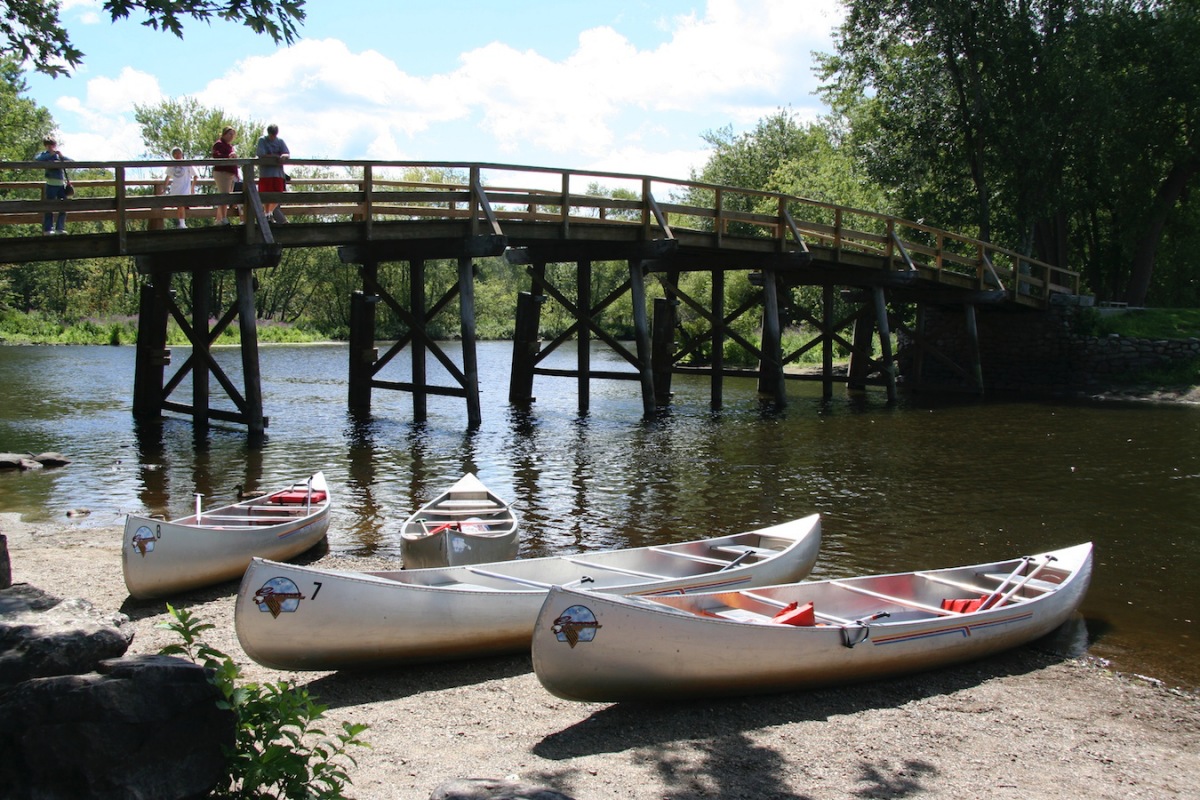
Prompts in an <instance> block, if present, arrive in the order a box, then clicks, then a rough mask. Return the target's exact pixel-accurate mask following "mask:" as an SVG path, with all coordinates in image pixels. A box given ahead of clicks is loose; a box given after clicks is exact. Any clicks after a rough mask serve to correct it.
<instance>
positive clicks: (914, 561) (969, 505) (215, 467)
mask: <svg viewBox="0 0 1200 800" xmlns="http://www.w3.org/2000/svg"><path fill="white" fill-rule="evenodd" d="M443 346H444V347H445V348H446V349H447V352H448V353H449V354H450V355H451V357H452V358H454V359H455V360H456V362H457V363H461V361H460V360H459V359H458V354H457V348H456V345H454V344H453V343H447V344H445V345H443ZM173 351H174V352H173V361H174V363H175V364H181V363H183V360H184V358H185V357H186V356H187V349H186V348H180V347H176V348H173ZM511 351H512V347H511V344H510V343H508V342H487V343H482V344H481V345H480V346H479V351H478V355H479V373H480V388H481V393H482V408H483V424H482V425H481V426H480V427H479V428H477V429H476V430H473V431H469V430H467V426H466V407H465V403H464V401H463V400H461V399H459V398H446V397H430V399H429V417H428V420H427V421H426V422H424V423H414V422H413V421H412V402H411V397H410V396H409V395H407V394H404V393H399V392H389V391H380V390H376V391H375V394H374V398H373V409H372V412H373V413H372V414H371V415H370V416H369V417H368V418H356V417H354V416H352V415H350V414H349V413H348V412H347V410H346V369H347V368H346V364H347V350H346V347H345V346H344V345H309V346H264V347H262V348H261V360H262V373H263V394H264V403H265V410H266V413H267V415H268V416H269V417H270V426H269V428H268V431H267V434H268V435H267V441H266V442H265V444H264V445H263V446H261V447H257V448H251V447H249V446H248V445H247V441H246V435H245V432H244V430H243V429H240V428H236V427H224V428H214V429H212V430H211V431H210V432H209V434H208V435H207V436H203V437H201V438H200V439H199V441H197V440H196V437H195V434H194V431H193V428H192V425H191V422H190V421H189V420H187V419H185V418H179V417H176V418H172V419H167V420H166V421H164V422H163V423H162V424H157V423H156V424H152V425H144V426H139V425H136V424H135V423H134V420H133V418H132V415H131V412H130V407H131V397H132V388H133V366H134V350H133V348H132V347H0V451H17V452H24V451H32V452H41V451H46V450H58V451H62V452H64V453H66V454H67V455H69V456H70V457H71V458H72V459H73V463H72V464H71V465H69V466H67V467H65V468H61V469H47V470H43V471H37V472H25V473H20V472H13V471H9V472H0V511H3V512H19V513H22V514H24V515H25V517H26V519H31V520H39V519H45V520H54V521H56V522H58V521H66V520H67V517H66V514H67V512H68V511H70V510H73V509H80V508H86V509H88V510H90V512H91V513H90V514H89V515H88V516H85V517H72V518H71V519H72V520H74V524H78V525H82V526H119V525H122V524H123V520H124V515H125V514H127V513H130V512H136V513H147V512H149V513H158V514H166V515H167V516H180V515H183V514H185V513H187V512H188V511H189V510H190V508H191V507H192V505H193V502H194V500H193V493H194V492H196V491H199V492H202V493H204V494H205V495H206V498H205V501H204V502H205V504H206V506H208V505H213V504H224V503H225V502H228V501H231V500H232V499H233V495H234V493H235V486H236V485H238V484H242V485H244V486H247V487H255V488H260V489H269V488H274V487H277V486H279V485H283V484H288V483H290V482H292V481H293V480H294V479H296V478H298V477H302V476H304V475H306V474H308V473H309V472H311V471H314V470H317V469H320V470H324V472H325V475H326V477H327V479H328V481H329V484H330V488H331V490H332V492H333V493H334V498H335V507H334V511H333V520H332V524H331V526H330V532H329V544H330V548H331V549H332V550H334V551H341V552H347V553H355V554H376V555H382V556H395V557H397V558H398V557H399V542H398V538H397V537H398V532H399V530H400V523H401V521H402V520H403V518H404V517H405V516H406V515H407V514H408V513H410V511H411V510H412V509H413V508H414V507H416V506H419V505H420V504H421V503H422V502H424V501H425V500H427V499H429V498H430V497H431V496H432V495H434V494H435V493H436V492H437V491H439V490H440V489H442V488H444V487H445V486H446V485H447V484H449V483H450V482H452V481H453V480H455V479H456V478H457V477H458V476H459V475H461V474H462V473H463V472H464V471H468V470H469V471H474V472H476V473H477V474H478V475H479V476H480V478H481V479H482V480H483V481H484V483H486V484H487V485H488V486H489V487H490V488H491V489H493V490H494V491H496V492H497V493H499V494H501V495H502V496H505V497H507V498H510V499H511V500H512V501H513V504H514V507H515V508H516V509H517V510H518V512H519V513H520V515H521V517H522V520H523V537H524V538H523V543H522V546H521V555H522V556H541V555H552V554H555V553H561V552H578V551H580V550H587V549H607V548H614V547H627V546H640V545H644V544H653V543H661V542H666V541H680V540H685V539H693V538H701V537H705V536H709V535H715V534H719V533H727V532H734V531H739V530H746V529H751V528H756V527H760V526H763V525H768V524H772V523H777V522H781V521H784V520H787V519H791V518H795V517H800V516H804V515H807V514H810V513H813V512H820V514H821V515H822V519H823V526H824V540H823V545H822V551H821V558H820V560H819V562H818V567H817V570H816V571H815V572H814V577H842V576H848V575H854V574H862V573H876V572H890V571H905V570H909V569H917V568H934V567H943V566H954V565H959V564H969V563H975V562H981V561H987V560H992V559H998V558H1006V557H1011V556H1016V555H1022V554H1026V553H1036V552H1043V551H1045V550H1049V549H1053V548H1057V547H1061V546H1065V545H1070V544H1075V543H1077V542H1082V541H1088V540H1090V541H1093V542H1095V544H1096V548H1097V558H1096V571H1095V575H1094V578H1093V582H1092V587H1091V591H1090V593H1089V595H1088V598H1087V600H1086V602H1085V604H1084V607H1083V616H1084V618H1085V620H1086V624H1087V625H1086V627H1087V640H1088V641H1087V644H1088V647H1089V652H1091V654H1092V655H1095V656H1099V657H1101V658H1105V659H1108V660H1109V661H1110V662H1111V663H1112V664H1113V666H1114V667H1115V668H1117V669H1121V670H1124V671H1130V672H1137V673H1141V674H1146V675H1150V676H1153V677H1157V678H1160V679H1162V680H1164V681H1166V682H1167V683H1168V684H1171V685H1181V686H1186V687H1190V688H1197V687H1200V641H1198V638H1200V637H1198V636H1197V618H1196V617H1197V614H1200V588H1198V587H1200V582H1198V581H1197V580H1196V577H1197V575H1198V574H1200V523H1198V522H1197V501H1200V408H1195V407H1175V406H1164V405H1148V404H1119V403H1103V404H1098V403H1073V404H1067V403H1053V402H1034V401H1000V400H978V399H957V400H945V399H939V400H930V399H928V398H922V399H905V400H903V401H902V402H901V403H899V404H897V405H895V406H888V404H887V403H886V398H885V396H884V395H883V394H882V393H881V392H879V391H877V390H874V391H872V392H869V393H867V394H866V395H865V396H864V395H859V396H851V395H848V394H846V393H845V392H844V391H843V389H842V387H841V386H836V387H835V393H834V398H833V399H832V400H830V401H823V400H822V398H821V393H820V386H819V384H815V383H811V384H810V383H789V385H788V391H789V405H788V407H787V408H786V409H785V410H784V411H783V412H781V413H772V412H769V411H766V410H764V409H763V408H762V407H761V406H760V403H759V400H758V397H757V395H756V393H755V387H754V384H753V382H752V381H749V380H744V379H739V380H730V381H727V382H726V386H725V393H724V401H725V405H724V408H723V409H722V410H720V411H713V410H711V409H710V407H709V382H708V379H707V378H695V377H683V376H676V377H675V379H674V384H673V388H674V391H675V396H674V399H673V402H672V405H671V407H670V408H669V409H668V410H665V411H664V412H662V413H661V414H660V415H659V417H658V418H657V419H655V420H653V421H649V422H647V421H643V420H642V419H641V413H642V403H641V396H640V390H639V384H637V383H636V382H630V381H611V380H605V381H594V382H593V383H592V386H591V404H590V411H589V412H588V413H587V414H580V413H579V411H578V408H577V405H578V404H577V398H576V388H575V381H574V380H573V379H565V378H555V377H542V376H539V377H538V378H537V379H536V381H535V384H534V393H535V394H536V395H537V401H536V402H535V403H534V404H533V405H532V406H531V407H530V408H529V409H520V408H515V407H512V406H510V405H509V404H508V400H507V398H508V373H509V364H510V362H511ZM216 352H217V360H218V361H219V362H221V363H222V364H223V365H225V367H226V369H227V371H228V372H229V374H230V375H231V377H233V379H234V382H235V384H236V385H240V375H239V372H240V370H239V368H238V359H239V356H238V351H237V350H236V349H218V350H217V351H216ZM555 357H556V358H557V361H555V360H554V359H553V358H552V359H550V360H549V362H548V363H547V366H558V367H571V366H573V362H574V356H573V353H568V352H563V353H561V354H559V353H556V354H555ZM407 358H408V356H407V353H406V354H403V355H402V356H401V358H398V359H396V362H401V361H403V362H405V363H394V364H392V365H389V370H393V371H394V372H389V373H385V374H384V375H381V377H382V378H384V379H387V380H400V381H402V380H405V378H406V374H405V373H406V363H407ZM623 365H624V362H622V361H620V359H618V358H617V357H616V356H614V355H613V354H612V353H611V351H609V350H607V349H605V348H602V347H597V348H596V349H594V352H593V354H592V366H593V369H603V370H616V369H621V368H622V367H623ZM173 369H174V368H171V370H172V371H173ZM439 370H440V367H438V366H437V364H436V362H433V361H432V360H431V368H430V380H431V381H433V382H435V383H442V384H443V385H446V384H448V380H446V379H445V378H444V377H439ZM168 374H170V371H169V372H168ZM213 387H214V390H216V391H219V389H218V387H217V384H216V381H213ZM190 397H191V389H190V384H189V382H187V381H184V383H183V384H182V385H181V386H180V388H179V389H177V390H176V392H175V394H174V398H175V399H178V400H181V401H183V402H188V401H189V400H190ZM214 405H222V404H220V403H214ZM224 405H225V407H228V404H224ZM114 567H115V565H111V564H110V565H102V566H101V565H98V568H103V569H112V568H114ZM1081 640H1082V637H1076V642H1077V643H1081Z"/></svg>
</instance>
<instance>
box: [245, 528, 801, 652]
mask: <svg viewBox="0 0 1200 800" xmlns="http://www.w3.org/2000/svg"><path fill="white" fill-rule="evenodd" d="M820 540H821V522H820V517H819V516H817V515H815V514H814V515H812V516H809V517H805V518H803V519H799V520H794V521H792V522H787V523H783V524H781V525H774V526H771V527H767V528H763V529H761V530H755V531H749V532H746V533H738V534H731V535H727V536H719V537H716V538H712V539H704V540H700V541H692V542H682V543H677V544H667V545H660V546H652V547H639V548H630V549H625V550H612V551H606V552H598V553H579V554H576V555H559V556H549V557H545V558H533V559H517V560H513V561H501V562H495V563H491V564H482V565H473V566H464V567H444V568H436V569H416V570H407V569H406V570H396V571H392V572H344V571H332V570H323V569H318V568H314V567H311V566H297V565H294V564H280V563H276V562H273V561H266V560H263V559H254V561H252V562H251V564H250V567H249V568H248V569H247V570H246V574H245V576H244V577H243V579H242V585H241V589H240V590H239V592H238V597H237V604H236V607H235V611H234V624H235V626H236V629H237V635H238V641H239V642H241V645H242V648H243V649H244V650H245V651H246V654H247V655H248V656H250V658H252V659H254V660H255V661H257V662H258V663H260V664H262V665H264V666H267V667H274V668H276V669H288V670H333V669H342V668H349V667H374V666H384V665H395V664H406V663H417V662H427V661H439V660H446V659H460V658H472V657H478V656H486V655H496V654H500V653H512V652H520V651H522V650H526V651H527V650H528V648H529V639H530V635H531V634H532V632H533V623H534V620H535V619H536V618H537V614H538V610H539V609H540V608H541V607H542V601H543V600H544V599H545V598H546V593H547V592H548V591H549V590H550V588H551V587H552V586H553V585H555V584H571V585H586V586H590V587H592V588H593V589H595V590H596V591H597V592H612V593H622V594H624V593H635V594H641V595H649V594H682V593H685V592H693V591H712V590H716V589H737V588H745V587H750V586H761V585H766V584H770V583H778V582H782V581H791V580H799V579H800V578H802V577H804V576H805V575H807V574H808V573H809V571H810V570H811V569H812V566H813V563H814V562H815V561H816V558H817V551H818V549H819V547H820Z"/></svg>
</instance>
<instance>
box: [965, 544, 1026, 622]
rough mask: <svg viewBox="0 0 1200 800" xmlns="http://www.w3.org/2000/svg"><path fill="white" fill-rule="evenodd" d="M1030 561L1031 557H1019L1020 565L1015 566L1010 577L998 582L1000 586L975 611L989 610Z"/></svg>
mask: <svg viewBox="0 0 1200 800" xmlns="http://www.w3.org/2000/svg"><path fill="white" fill-rule="evenodd" d="M1031 561H1033V556H1021V563H1020V564H1018V565H1017V568H1016V569H1014V570H1013V571H1012V574H1011V575H1009V576H1008V577H1007V578H1005V579H1004V580H1002V581H1000V585H999V586H997V587H996V588H995V589H994V590H992V593H991V594H989V595H988V596H987V597H985V598H983V602H982V603H980V604H979V608H978V609H977V610H979V611H986V610H987V609H989V608H991V607H992V604H993V603H994V602H995V601H996V600H997V599H998V598H999V597H1000V595H1001V594H1003V593H1004V589H1005V587H1007V586H1008V585H1009V584H1010V583H1012V581H1013V579H1014V578H1016V577H1017V576H1018V575H1020V574H1021V571H1022V570H1024V569H1025V568H1026V567H1027V566H1029V562H1031Z"/></svg>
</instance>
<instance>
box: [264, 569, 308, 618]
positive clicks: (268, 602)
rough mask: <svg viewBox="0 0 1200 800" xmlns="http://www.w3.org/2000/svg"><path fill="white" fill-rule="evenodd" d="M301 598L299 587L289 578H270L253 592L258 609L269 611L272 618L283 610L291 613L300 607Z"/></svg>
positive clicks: (276, 616)
mask: <svg viewBox="0 0 1200 800" xmlns="http://www.w3.org/2000/svg"><path fill="white" fill-rule="evenodd" d="M303 599H304V595H302V594H301V593H300V587H298V586H297V585H296V584H295V583H294V582H293V581H292V580H291V579H290V578H271V580H269V581H267V582H266V583H264V584H263V585H262V588H261V589H259V590H258V591H257V592H255V593H254V602H255V603H257V604H258V610H259V611H269V612H271V616H272V617H273V618H278V617H279V615H280V614H283V613H284V612H287V613H288V614H290V613H292V612H293V611H295V610H296V609H297V608H299V607H300V601H301V600H303Z"/></svg>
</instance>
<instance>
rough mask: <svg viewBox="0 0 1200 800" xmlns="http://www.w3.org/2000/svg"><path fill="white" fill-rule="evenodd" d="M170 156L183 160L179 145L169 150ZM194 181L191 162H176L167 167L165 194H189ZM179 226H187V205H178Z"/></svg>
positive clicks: (193, 169) (194, 173)
mask: <svg viewBox="0 0 1200 800" xmlns="http://www.w3.org/2000/svg"><path fill="white" fill-rule="evenodd" d="M171 158H173V159H175V160H176V161H181V160H183V150H182V149H181V148H179V147H176V148H173V149H172V150H171ZM195 183H196V168H195V167H193V166H192V165H191V164H177V165H175V166H173V167H169V168H168V169H167V194H175V195H180V194H191V193H192V187H193V186H194V185H195ZM179 227H181V228H186V227H187V206H179Z"/></svg>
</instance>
